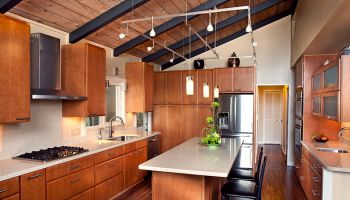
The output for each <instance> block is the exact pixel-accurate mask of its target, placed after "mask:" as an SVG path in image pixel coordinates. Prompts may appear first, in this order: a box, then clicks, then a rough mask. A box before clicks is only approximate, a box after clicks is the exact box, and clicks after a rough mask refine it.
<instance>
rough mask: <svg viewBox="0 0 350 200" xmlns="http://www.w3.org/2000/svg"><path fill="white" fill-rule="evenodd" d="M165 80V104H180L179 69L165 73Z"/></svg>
mask: <svg viewBox="0 0 350 200" xmlns="http://www.w3.org/2000/svg"><path fill="white" fill-rule="evenodd" d="M166 80H167V84H166V85H167V89H166V91H167V94H166V96H167V104H181V97H182V95H181V94H182V87H181V86H182V84H181V80H182V79H181V71H171V72H167V73H166Z"/></svg>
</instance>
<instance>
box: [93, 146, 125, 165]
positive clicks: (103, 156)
mask: <svg viewBox="0 0 350 200" xmlns="http://www.w3.org/2000/svg"><path fill="white" fill-rule="evenodd" d="M120 155H123V146H120V147H116V148H113V149H109V150H106V151H102V152H100V153H97V154H95V163H96V164H98V163H101V162H104V161H107V160H110V159H112V158H115V157H118V156H120Z"/></svg>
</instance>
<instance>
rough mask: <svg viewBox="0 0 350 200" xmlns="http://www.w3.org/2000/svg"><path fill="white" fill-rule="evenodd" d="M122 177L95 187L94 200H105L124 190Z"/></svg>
mask: <svg viewBox="0 0 350 200" xmlns="http://www.w3.org/2000/svg"><path fill="white" fill-rule="evenodd" d="M124 188H125V187H124V175H123V174H120V175H118V176H115V177H113V178H111V179H108V180H107V181H105V182H103V183H101V184H99V185H97V186H96V187H95V199H96V200H105V199H110V198H111V197H113V196H115V195H117V194H118V193H120V192H121V191H123V190H124Z"/></svg>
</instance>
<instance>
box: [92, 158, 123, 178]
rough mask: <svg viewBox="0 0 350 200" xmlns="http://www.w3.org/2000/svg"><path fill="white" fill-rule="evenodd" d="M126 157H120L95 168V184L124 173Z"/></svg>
mask: <svg viewBox="0 0 350 200" xmlns="http://www.w3.org/2000/svg"><path fill="white" fill-rule="evenodd" d="M123 167H124V157H123V156H120V157H118V158H114V159H112V160H109V161H106V162H104V163H101V164H98V165H96V166H95V184H96V185H97V184H100V183H102V182H103V181H105V180H107V179H109V178H111V177H113V176H116V175H118V174H121V173H123Z"/></svg>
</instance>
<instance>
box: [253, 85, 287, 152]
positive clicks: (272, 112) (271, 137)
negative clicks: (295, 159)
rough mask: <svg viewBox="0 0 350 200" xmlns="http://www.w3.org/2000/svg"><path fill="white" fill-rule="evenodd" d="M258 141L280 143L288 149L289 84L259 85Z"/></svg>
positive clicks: (284, 150)
mask: <svg viewBox="0 0 350 200" xmlns="http://www.w3.org/2000/svg"><path fill="white" fill-rule="evenodd" d="M257 106H258V109H257V116H258V117H257V119H258V122H257V126H258V128H257V143H258V144H279V145H281V147H282V151H283V152H284V153H286V151H287V140H288V128H287V127H288V126H287V124H288V120H287V119H288V86H287V85H270V86H258V104H257Z"/></svg>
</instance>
